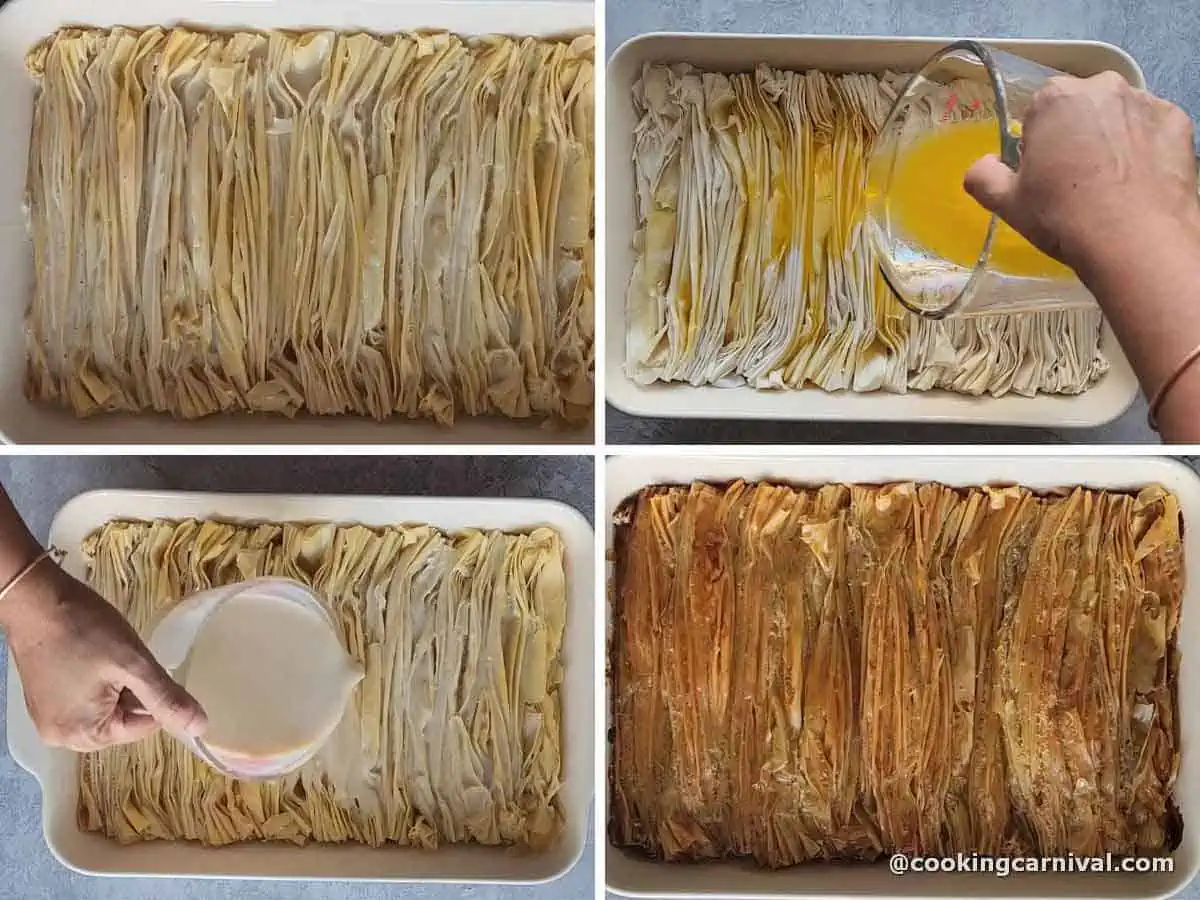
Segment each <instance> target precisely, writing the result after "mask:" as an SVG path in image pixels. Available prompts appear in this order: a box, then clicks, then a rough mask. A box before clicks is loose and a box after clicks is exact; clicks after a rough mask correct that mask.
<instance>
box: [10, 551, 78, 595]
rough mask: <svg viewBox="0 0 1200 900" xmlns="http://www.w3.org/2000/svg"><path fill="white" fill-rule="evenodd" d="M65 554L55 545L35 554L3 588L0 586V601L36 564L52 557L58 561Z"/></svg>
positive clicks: (38, 564)
mask: <svg viewBox="0 0 1200 900" xmlns="http://www.w3.org/2000/svg"><path fill="white" fill-rule="evenodd" d="M65 555H66V554H65V553H63V551H61V550H59V549H58V548H57V547H47V548H46V549H45V550H43V551H42V552H41V553H39V554H38V555H37V557H36V558H35V559H34V560H33V562H31V563H30V564H29V565H27V566H26V567H25V568H23V569H22V570H21V571H20V572H18V573H17V574H16V575H14V576H13V577H12V580H11V581H9V582H8V584H6V585H5V586H4V587H3V588H0V602H3V601H4V598H5V597H7V596H8V595H9V594H10V593H12V591H13V588H15V587H16V586H17V585H18V584H20V583H21V582H22V581H23V580H24V579H25V578H26V577H27V576H28V575H29V573H30V572H32V571H33V570H34V569H36V568H37V567H38V566H40V565H41V564H42V563H43V562H45V561H46V560H48V559H53V560H54V561H55V562H58V561H59V560H60V559H62V558H63V557H64V556H65Z"/></svg>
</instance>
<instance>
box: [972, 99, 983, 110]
mask: <svg viewBox="0 0 1200 900" xmlns="http://www.w3.org/2000/svg"><path fill="white" fill-rule="evenodd" d="M981 106H983V101H982V100H976V101H975V102H974V103H972V104H971V109H979V107H981Z"/></svg>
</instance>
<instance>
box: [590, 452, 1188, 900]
mask: <svg viewBox="0 0 1200 900" xmlns="http://www.w3.org/2000/svg"><path fill="white" fill-rule="evenodd" d="M606 471H607V485H606V489H605V509H606V516H605V519H606V521H605V528H606V530H607V535H608V547H609V548H611V547H612V539H613V527H612V517H613V513H614V512H615V511H616V509H617V506H618V505H619V504H620V503H621V502H622V501H623V500H625V498H627V497H629V496H630V495H632V494H634V493H636V492H637V491H639V490H640V489H641V488H643V487H646V486H647V485H651V484H687V483H689V482H692V481H696V480H700V481H704V480H708V481H714V482H727V481H732V480H735V479H738V478H744V479H747V480H762V479H774V480H778V481H787V482H791V483H794V484H803V485H821V484H828V483H831V482H838V483H852V482H858V483H864V484H880V483H887V482H895V481H937V482H941V483H943V484H947V485H953V486H968V485H980V484H1021V485H1025V486H1027V487H1030V488H1034V489H1053V488H1060V487H1064V486H1076V485H1085V486H1088V487H1093V488H1110V489H1129V488H1138V487H1142V486H1144V485H1147V484H1160V485H1162V486H1163V487H1165V488H1167V489H1169V490H1171V491H1173V492H1174V493H1175V494H1176V496H1178V498H1179V502H1180V506H1181V508H1182V512H1183V517H1184V526H1185V528H1184V558H1185V566H1187V567H1188V568H1189V569H1190V568H1191V567H1195V566H1197V565H1200V563H1197V560H1200V477H1197V475H1196V474H1195V473H1194V472H1193V471H1192V470H1191V469H1189V468H1188V467H1187V466H1185V465H1184V464H1183V463H1181V462H1178V461H1176V460H1173V459H1168V458H1161V457H1159V458H1153V457H1127V456H1108V457H1100V456H1093V457H1064V456H1056V457H1037V456H1018V457H1007V458H1004V457H993V456H969V457H968V456H963V457H954V456H938V457H936V458H933V457H930V456H928V455H924V456H916V455H896V456H874V455H873V456H855V455H852V456H846V455H845V454H844V453H843V454H839V455H836V456H834V455H821V456H810V457H787V458H775V459H771V458H763V457H746V458H738V457H719V458H714V457H665V456H637V457H618V458H613V459H610V460H609V461H608V466H607V470H606ZM610 574H611V573H610ZM1189 576H1190V572H1189ZM1197 604H1200V579H1195V578H1192V577H1187V578H1186V581H1185V585H1184V597H1183V614H1182V616H1181V617H1180V632H1179V648H1180V653H1181V656H1182V658H1181V666H1182V669H1181V676H1180V679H1179V708H1180V720H1181V721H1180V736H1181V755H1182V759H1181V763H1180V773H1179V781H1178V784H1177V786H1176V793H1175V796H1176V800H1177V802H1178V803H1179V808H1180V811H1181V812H1182V814H1183V843H1182V844H1181V845H1180V846H1179V848H1178V849H1177V850H1176V851H1175V852H1174V854H1172V859H1173V865H1174V871H1173V872H1172V873H1170V874H1146V875H1133V874H1128V875H1092V874H1087V875H1080V874H1075V875H1069V874H1055V875H1024V874H1021V875H1010V876H1008V877H1006V878H999V877H996V876H993V875H958V874H936V875H925V874H921V875H917V874H907V875H904V876H896V875H892V874H891V873H890V872H889V869H888V865H887V863H886V862H884V863H880V864H878V865H811V866H796V867H794V868H791V869H781V870H778V871H764V870H760V869H758V868H755V867H753V866H750V865H742V864H737V863H732V864H710V865H687V864H682V865H680V864H676V865H672V864H669V863H656V862H652V861H648V860H645V859H641V858H639V857H637V856H634V855H632V854H629V853H627V852H626V851H624V850H621V849H618V848H616V847H614V846H612V845H611V844H610V843H608V842H607V840H606V843H605V847H606V851H605V865H606V870H607V883H608V888H609V890H610V891H613V892H614V893H617V894H621V895H623V896H627V897H669V898H700V897H712V896H721V897H725V898H731V900H732V898H738V900H741V898H777V897H805V898H809V897H848V896H856V895H861V896H870V897H876V898H886V897H895V898H904V900H912V898H919V897H930V898H933V897H939V898H940V897H945V898H951V897H953V898H958V897H974V898H1066V897H1073V898H1081V900H1083V898H1089V900H1101V898H1122V900H1131V898H1138V900H1149V898H1160V897H1166V896H1168V895H1170V894H1173V893H1175V892H1176V891H1179V890H1180V889H1182V888H1183V886H1184V885H1186V884H1187V883H1188V882H1189V881H1190V880H1191V879H1192V877H1193V876H1194V875H1195V874H1196V873H1197V871H1200V753H1198V752H1197V750H1198V749H1200V747H1198V742H1200V716H1198V715H1194V714H1193V711H1194V710H1195V709H1196V707H1197V704H1200V687H1198V686H1197V685H1195V684H1194V683H1193V682H1192V680H1191V677H1190V674H1189V673H1193V671H1194V665H1195V663H1194V659H1193V657H1194V656H1195V655H1196V654H1200V617H1197V616H1196V615H1195V611H1194V610H1193V609H1192V608H1193V607H1195V606H1196V605H1197ZM607 698H608V692H607V690H606V691H605V706H606V710H607V706H608V699H607ZM610 721H611V719H610ZM608 749H609V748H608V747H606V751H607V750H608ZM606 781H607V776H606ZM601 790H602V792H603V793H604V796H605V804H606V813H605V816H604V820H605V824H606V827H607V820H608V816H607V797H608V785H607V783H606V784H605V785H604V787H603V788H602V789H601Z"/></svg>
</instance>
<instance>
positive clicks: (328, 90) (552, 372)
mask: <svg viewBox="0 0 1200 900" xmlns="http://www.w3.org/2000/svg"><path fill="white" fill-rule="evenodd" d="M593 45H594V39H593V38H592V37H591V36H582V37H578V38H576V39H574V40H570V41H566V40H563V41H558V40H539V39H534V38H519V39H518V38H506V37H487V38H479V39H470V40H466V39H463V38H459V37H456V36H454V35H451V34H445V33H422V34H396V35H387V36H374V35H369V34H362V33H334V32H331V31H319V32H310V33H305V34H295V33H285V32H270V33H262V34H260V33H201V32H197V31H192V30H188V29H185V28H174V29H162V28H151V29H148V30H146V31H135V30H132V29H128V28H115V29H112V30H97V29H79V28H65V29H63V30H61V31H59V32H58V33H57V34H55V35H54V36H52V37H50V38H48V39H47V40H46V41H44V42H43V43H42V44H41V45H39V46H38V47H36V48H35V49H34V50H33V51H32V52H31V53H30V54H29V58H28V67H29V70H30V72H31V73H32V75H33V77H34V79H35V82H36V86H37V98H36V102H35V106H34V119H33V133H32V138H31V141H30V155H29V172H28V191H27V200H28V207H29V219H30V229H31V233H32V237H33V248H34V257H35V264H36V268H35V290H34V296H33V299H32V302H31V305H30V308H29V313H28V333H27V347H28V356H29V361H28V369H27V378H26V393H27V394H28V395H29V397H30V398H32V399H35V400H41V401H46V402H50V403H55V404H58V405H62V406H66V407H69V408H70V409H72V410H73V411H74V412H75V413H76V414H78V415H81V416H86V415H91V414H94V413H99V412H108V411H141V410H155V411H160V412H166V413H170V414H171V415H174V416H179V417H183V418H189V419H190V418H196V417H200V416H206V415H209V414H211V413H217V412H221V411H226V410H251V411H254V412H267V413H282V414H285V415H289V416H290V415H295V414H297V413H300V412H307V413H311V414H316V415H336V414H343V413H352V414H358V415H363V416H371V417H374V418H376V419H385V418H388V417H390V416H394V415H398V416H407V417H432V418H433V419H436V420H437V421H439V422H442V423H451V422H453V421H454V419H455V417H456V416H457V415H461V414H465V415H470V416H477V415H500V416H506V417H511V418H517V419H524V418H538V419H547V420H563V421H567V422H576V423H578V422H583V421H586V420H588V419H589V418H590V414H591V409H592V404H593V385H592V380H593V379H592V371H593V357H594V354H593V336H594V334H593V332H594V329H593V321H594V316H593V305H594V300H593V251H592V240H593V224H592V217H593V173H592V171H593V164H592V161H593V154H594V149H593V118H594V108H593V107H594V100H593V90H592V84H593Z"/></svg>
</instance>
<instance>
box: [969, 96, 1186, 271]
mask: <svg viewBox="0 0 1200 900" xmlns="http://www.w3.org/2000/svg"><path fill="white" fill-rule="evenodd" d="M1021 143H1022V154H1021V164H1020V169H1019V171H1017V172H1014V171H1012V170H1011V169H1009V168H1008V167H1007V166H1006V165H1004V163H1002V162H1001V161H1000V159H999V158H998V157H995V156H988V157H985V158H984V159H982V160H980V161H979V162H977V163H976V164H975V165H974V166H972V167H971V169H970V170H969V171H968V172H967V175H966V179H965V181H964V187H965V188H966V190H967V192H968V193H970V194H971V195H972V196H973V197H974V198H975V199H976V200H978V201H979V203H981V204H982V205H983V206H984V207H986V208H987V209H988V210H990V211H991V212H994V213H996V214H997V215H998V216H1000V218H1002V219H1004V220H1005V221H1006V222H1008V224H1010V225H1011V226H1012V227H1013V228H1015V229H1016V230H1017V231H1019V232H1020V233H1021V234H1023V235H1024V236H1025V237H1026V238H1027V239H1028V240H1030V241H1031V242H1032V243H1033V244H1035V245H1036V246H1037V247H1038V248H1039V249H1041V250H1042V251H1044V252H1045V253H1049V254H1050V255H1051V256H1054V257H1056V258H1057V259H1060V260H1062V261H1063V262H1065V263H1066V264H1067V265H1069V266H1071V267H1072V268H1074V269H1076V270H1077V271H1080V273H1081V275H1082V274H1084V272H1085V271H1086V270H1088V269H1089V268H1090V267H1091V266H1093V265H1095V264H1096V263H1098V262H1101V261H1103V260H1105V259H1106V258H1107V259H1111V258H1114V257H1120V256H1123V255H1125V254H1127V253H1128V251H1129V249H1130V247H1131V246H1132V247H1136V246H1138V242H1139V241H1144V240H1147V239H1149V240H1154V239H1155V238H1164V237H1170V236H1173V235H1175V234H1177V233H1179V232H1180V231H1184V232H1185V233H1189V232H1190V233H1192V234H1194V235H1196V236H1197V237H1200V201H1198V200H1197V193H1196V174H1197V173H1196V159H1195V156H1194V154H1193V147H1192V123H1191V120H1190V119H1189V118H1188V116H1187V114H1186V113H1185V112H1183V110H1181V109H1180V108H1179V107H1177V106H1174V105H1173V104H1171V103H1168V102H1167V101H1165V100H1160V99H1159V98H1157V97H1155V96H1153V95H1152V94H1149V93H1147V92H1146V91H1141V90H1137V89H1136V88H1134V87H1132V86H1130V84H1129V83H1128V82H1127V81H1125V79H1123V78H1122V77H1121V76H1120V75H1117V74H1116V73H1114V72H1105V73H1103V74H1100V75H1096V76H1094V77H1092V78H1086V79H1082V78H1072V77H1069V76H1068V77H1058V78H1051V79H1050V80H1049V82H1047V84H1046V85H1045V86H1044V87H1043V88H1042V89H1041V90H1040V91H1038V93H1037V94H1036V95H1035V96H1034V98H1033V103H1032V105H1031V106H1030V108H1029V111H1028V113H1027V114H1026V116H1025V119H1024V121H1023V123H1022V132H1021ZM1085 280H1086V278H1085Z"/></svg>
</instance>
